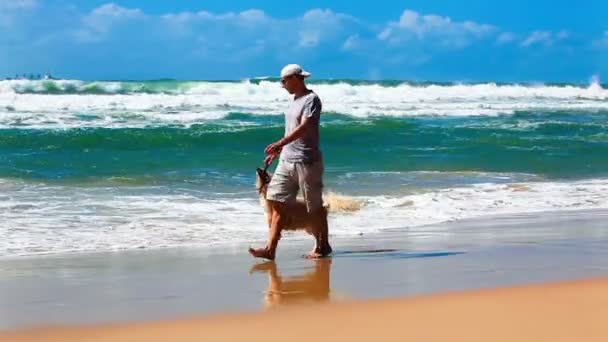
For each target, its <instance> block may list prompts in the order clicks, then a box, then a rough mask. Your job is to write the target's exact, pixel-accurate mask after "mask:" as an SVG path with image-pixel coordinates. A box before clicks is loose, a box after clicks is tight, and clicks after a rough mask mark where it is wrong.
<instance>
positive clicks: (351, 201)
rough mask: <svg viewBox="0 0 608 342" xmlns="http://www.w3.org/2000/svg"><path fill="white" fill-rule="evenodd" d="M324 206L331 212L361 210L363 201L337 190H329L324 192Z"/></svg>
mask: <svg viewBox="0 0 608 342" xmlns="http://www.w3.org/2000/svg"><path fill="white" fill-rule="evenodd" d="M323 206H324V207H325V208H327V211H329V212H330V213H340V212H342V213H344V212H355V211H359V210H361V207H362V206H363V202H362V201H360V200H358V199H356V198H353V197H350V196H346V195H342V194H338V193H335V192H331V191H330V192H327V193H324V194H323Z"/></svg>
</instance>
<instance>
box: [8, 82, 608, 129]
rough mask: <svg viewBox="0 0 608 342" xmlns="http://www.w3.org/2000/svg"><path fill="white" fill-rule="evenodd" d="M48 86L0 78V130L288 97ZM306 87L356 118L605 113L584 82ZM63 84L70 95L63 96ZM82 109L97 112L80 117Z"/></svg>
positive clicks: (595, 90) (222, 111) (149, 121)
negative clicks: (53, 91) (49, 91)
mask: <svg viewBox="0 0 608 342" xmlns="http://www.w3.org/2000/svg"><path fill="white" fill-rule="evenodd" d="M53 84H54V87H56V88H59V89H60V90H59V93H60V94H41V93H40V92H44V89H45V86H44V82H43V81H0V113H1V114H2V116H1V117H0V128H6V127H15V126H17V127H22V126H28V127H31V128H69V127H144V126H150V125H153V126H154V125H158V126H163V125H185V126H188V125H191V124H195V123H204V122H206V121H208V120H216V119H218V118H222V117H224V116H226V115H227V114H228V113H231V112H242V113H251V114H258V115H278V114H280V113H282V111H283V110H284V109H285V108H286V105H287V102H288V100H289V96H288V95H287V93H286V92H285V91H284V90H283V89H281V87H280V85H279V84H278V83H277V82H272V81H260V82H257V83H256V82H249V81H243V82H182V83H176V84H177V85H175V86H174V87H173V88H170V89H165V90H164V91H160V92H152V93H150V92H147V93H145V92H144V93H142V92H138V91H137V88H138V86H137V85H133V84H131V83H120V82H95V83H85V82H82V81H54V83H53ZM91 88H94V89H99V90H100V91H101V92H102V93H103V95H97V94H90V93H84V94H80V93H79V92H82V91H85V90H86V89H91ZM311 88H312V89H314V90H315V91H316V92H317V93H318V94H319V95H320V96H321V97H322V99H323V103H324V111H325V112H336V113H342V114H347V115H352V116H356V117H363V118H365V117H369V116H376V115H384V116H419V115H445V116H474V115H499V114H512V113H514V112H516V111H605V110H608V90H607V89H603V88H602V87H601V86H600V85H599V84H598V83H593V84H591V85H590V86H588V87H577V86H545V85H538V86H530V85H496V84H493V83H487V84H475V85H467V84H460V85H459V84H456V85H410V84H405V83H404V84H401V85H397V86H384V85H380V84H359V85H353V84H349V83H335V84H326V83H321V84H313V85H312V86H311ZM70 89H72V90H73V91H72V93H73V94H65V92H66V91H69V90H70ZM26 90H30V91H26ZM62 92H63V93H62ZM82 114H92V115H96V117H94V118H88V119H87V120H83V119H82V118H81V117H80V115H82ZM133 114H136V115H133Z"/></svg>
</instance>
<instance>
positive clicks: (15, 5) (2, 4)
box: [0, 0, 38, 10]
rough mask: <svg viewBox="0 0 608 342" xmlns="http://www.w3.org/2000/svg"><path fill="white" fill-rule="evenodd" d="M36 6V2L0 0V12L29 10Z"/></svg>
mask: <svg viewBox="0 0 608 342" xmlns="http://www.w3.org/2000/svg"><path fill="white" fill-rule="evenodd" d="M37 6H38V1H37V0H0V9H2V10H16V9H31V8H35V7H37Z"/></svg>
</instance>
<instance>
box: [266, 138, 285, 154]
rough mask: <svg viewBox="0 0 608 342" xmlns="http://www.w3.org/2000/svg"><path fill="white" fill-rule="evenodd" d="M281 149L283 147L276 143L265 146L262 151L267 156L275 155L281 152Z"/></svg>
mask: <svg viewBox="0 0 608 342" xmlns="http://www.w3.org/2000/svg"><path fill="white" fill-rule="evenodd" d="M281 148H283V146H282V145H281V144H280V143H279V142H278V141H277V142H275V143H272V144H270V145H268V146H266V149H265V150H264V153H266V154H267V155H275V156H276V155H277V154H279V153H280V152H281Z"/></svg>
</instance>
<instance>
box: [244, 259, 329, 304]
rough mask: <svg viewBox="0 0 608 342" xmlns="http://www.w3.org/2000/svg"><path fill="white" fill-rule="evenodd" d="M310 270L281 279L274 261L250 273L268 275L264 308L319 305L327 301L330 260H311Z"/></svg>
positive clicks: (261, 264)
mask: <svg viewBox="0 0 608 342" xmlns="http://www.w3.org/2000/svg"><path fill="white" fill-rule="evenodd" d="M312 262H314V267H313V268H312V270H310V271H308V272H306V273H304V274H302V275H297V276H290V277H286V278H283V277H282V276H281V274H280V273H279V271H278V270H277V264H276V263H275V262H274V261H267V262H263V263H260V264H257V265H254V266H253V267H252V268H251V273H254V272H259V273H268V289H267V290H266V294H265V296H264V302H265V305H266V308H273V307H276V306H280V305H290V304H309V303H320V302H324V301H327V300H329V291H330V285H329V273H330V268H331V259H318V260H313V261H312Z"/></svg>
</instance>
